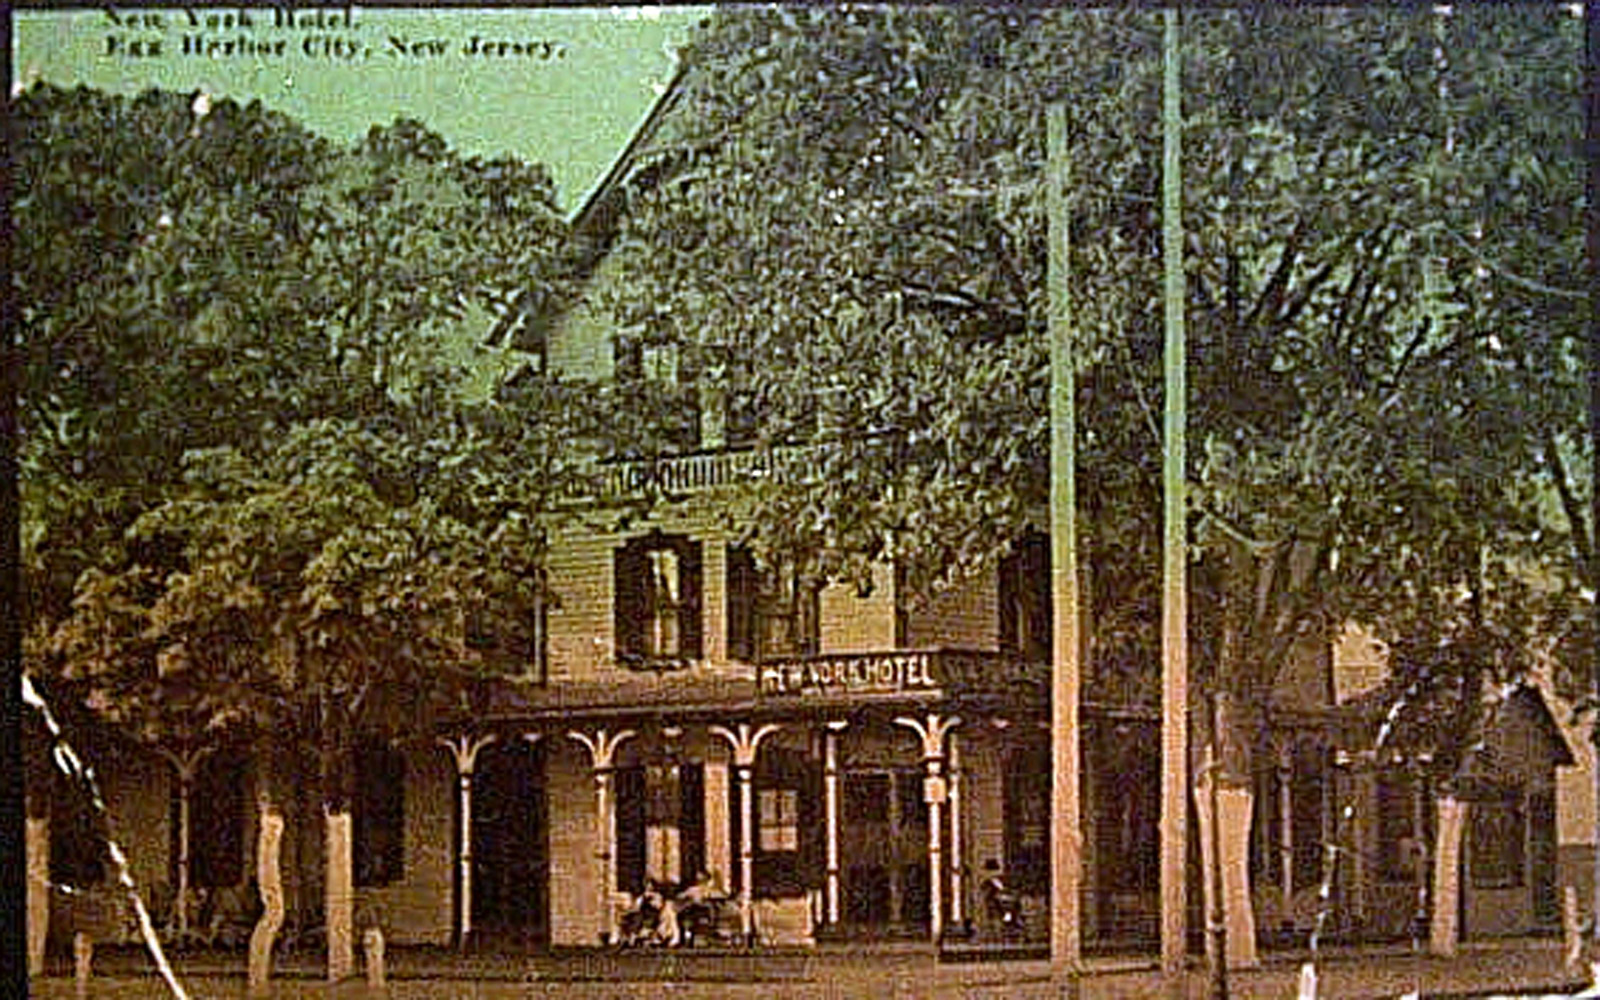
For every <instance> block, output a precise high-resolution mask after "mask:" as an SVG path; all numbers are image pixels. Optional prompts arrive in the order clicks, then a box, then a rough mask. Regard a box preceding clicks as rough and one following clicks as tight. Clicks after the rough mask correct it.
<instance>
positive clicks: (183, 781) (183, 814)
mask: <svg viewBox="0 0 1600 1000" xmlns="http://www.w3.org/2000/svg"><path fill="white" fill-rule="evenodd" d="M211 752H212V748H211V747H199V748H198V749H195V750H190V751H189V752H188V753H182V754H180V753H176V752H174V751H172V750H166V749H163V750H162V751H161V756H162V757H165V758H166V759H167V762H168V763H170V764H171V765H172V769H173V770H174V771H175V772H177V776H178V886H177V895H176V897H175V898H174V899H173V901H172V915H173V918H174V919H175V920H176V921H177V923H178V938H179V939H180V940H187V939H188V937H189V895H190V889H189V882H190V879H191V878H192V877H193V868H194V857H193V853H192V851H191V846H192V842H193V838H194V830H193V821H192V819H191V812H190V803H191V802H192V800H193V796H194V782H195V778H196V777H198V775H199V773H200V761H201V759H202V758H204V757H205V756H207V755H208V754H210V753H211Z"/></svg>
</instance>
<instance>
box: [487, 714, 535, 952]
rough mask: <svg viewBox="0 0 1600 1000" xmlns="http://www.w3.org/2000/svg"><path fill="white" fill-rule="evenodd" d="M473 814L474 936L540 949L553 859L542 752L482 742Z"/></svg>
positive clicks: (520, 744)
mask: <svg viewBox="0 0 1600 1000" xmlns="http://www.w3.org/2000/svg"><path fill="white" fill-rule="evenodd" d="M472 814H473V815H472V925H473V928H474V937H475V938H476V940H477V941H479V942H480V943H481V942H485V941H489V942H494V943H496V944H501V945H509V946H520V947H525V948H543V947H545V946H546V945H547V944H548V943H549V939H550V934H549V928H550V912H549V873H550V865H549V846H548V840H549V838H548V819H547V815H548V814H547V809H546V803H545V793H544V755H543V753H542V752H541V750H540V749H539V748H538V747H537V746H533V745H530V744H528V743H526V742H524V741H522V740H517V741H514V742H508V743H501V744H494V745H491V746H489V747H486V748H484V750H483V754H482V756H480V757H479V758H478V769H477V777H476V778H475V779H474V782H473V795H472Z"/></svg>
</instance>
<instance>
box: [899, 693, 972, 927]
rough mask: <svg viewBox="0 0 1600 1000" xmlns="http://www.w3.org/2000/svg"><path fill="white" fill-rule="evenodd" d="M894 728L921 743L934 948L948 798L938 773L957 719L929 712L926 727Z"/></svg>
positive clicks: (905, 720) (940, 921) (902, 722)
mask: <svg viewBox="0 0 1600 1000" xmlns="http://www.w3.org/2000/svg"><path fill="white" fill-rule="evenodd" d="M894 724H895V725H897V726H905V727H906V728H907V729H910V730H912V731H913V732H915V733H916V734H917V736H919V737H920V738H921V739H922V761H923V763H924V764H925V765H926V766H927V768H928V776H927V777H926V778H925V779H923V784H922V798H923V801H924V802H926V803H927V804H928V876H929V877H928V883H929V884H928V889H929V893H928V896H929V899H928V909H929V914H928V931H929V934H930V936H931V937H932V938H933V941H934V943H935V944H937V943H938V942H939V941H940V940H941V939H942V938H943V937H944V871H943V869H944V857H943V854H944V850H943V844H942V840H943V835H942V830H941V827H942V825H943V822H942V821H943V816H942V812H943V806H944V803H945V802H946V801H947V800H948V799H949V795H950V786H949V782H948V781H947V779H946V778H945V776H944V774H943V773H942V771H943V770H944V739H945V734H946V733H948V732H950V730H952V729H954V728H955V727H956V726H959V725H960V724H961V717H960V716H959V715H952V716H945V717H942V718H941V717H940V716H938V715H935V714H933V713H931V712H930V713H929V714H928V718H927V722H926V724H924V723H923V722H920V721H918V720H916V719H913V718H910V717H908V716H900V717H899V718H896V719H895V720H894Z"/></svg>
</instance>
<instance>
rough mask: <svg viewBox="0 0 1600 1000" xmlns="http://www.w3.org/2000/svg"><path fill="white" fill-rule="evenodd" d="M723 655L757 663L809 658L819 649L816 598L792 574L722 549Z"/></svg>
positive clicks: (745, 552)
mask: <svg viewBox="0 0 1600 1000" xmlns="http://www.w3.org/2000/svg"><path fill="white" fill-rule="evenodd" d="M727 594H728V655H729V656H731V657H733V658H734V659H736V660H745V661H747V662H751V663H757V662H760V661H762V660H770V659H775V658H778V657H786V656H812V655H815V654H816V652H817V650H818V648H819V640H820V637H821V636H820V633H821V624H820V619H821V595H820V592H819V591H818V589H817V588H816V587H814V586H809V585H807V584H805V583H804V582H803V581H801V580H800V579H799V577H798V574H796V573H794V572H785V571H783V570H781V569H776V568H771V567H765V566H762V565H760V564H759V563H757V562H756V560H755V557H754V556H753V555H752V554H751V553H750V550H749V549H746V548H744V547H743V546H739V545H732V546H729V547H728V587H727Z"/></svg>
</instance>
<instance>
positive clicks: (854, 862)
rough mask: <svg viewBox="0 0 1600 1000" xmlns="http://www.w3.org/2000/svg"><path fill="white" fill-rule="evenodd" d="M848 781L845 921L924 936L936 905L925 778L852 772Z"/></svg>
mask: <svg viewBox="0 0 1600 1000" xmlns="http://www.w3.org/2000/svg"><path fill="white" fill-rule="evenodd" d="M843 778H844V780H843V785H844V789H843V791H844V810H843V812H844V815H843V817H842V819H841V822H840V830H839V856H840V869H841V870H840V873H839V874H840V882H841V888H842V890H843V895H844V900H843V902H844V907H843V909H844V912H843V913H841V914H840V916H841V917H842V918H843V920H844V921H845V922H847V923H850V924H854V925H856V926H857V927H861V928H867V929H872V930H879V931H890V930H902V931H910V932H920V931H921V930H922V929H924V928H926V927H927V924H928V913H929V902H930V899H931V894H930V891H929V884H928V807H927V804H926V803H925V802H924V801H923V793H922V778H923V775H922V772H921V771H920V770H916V769H888V768H884V769H872V770H848V771H846V772H845V773H844V775H843Z"/></svg>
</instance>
